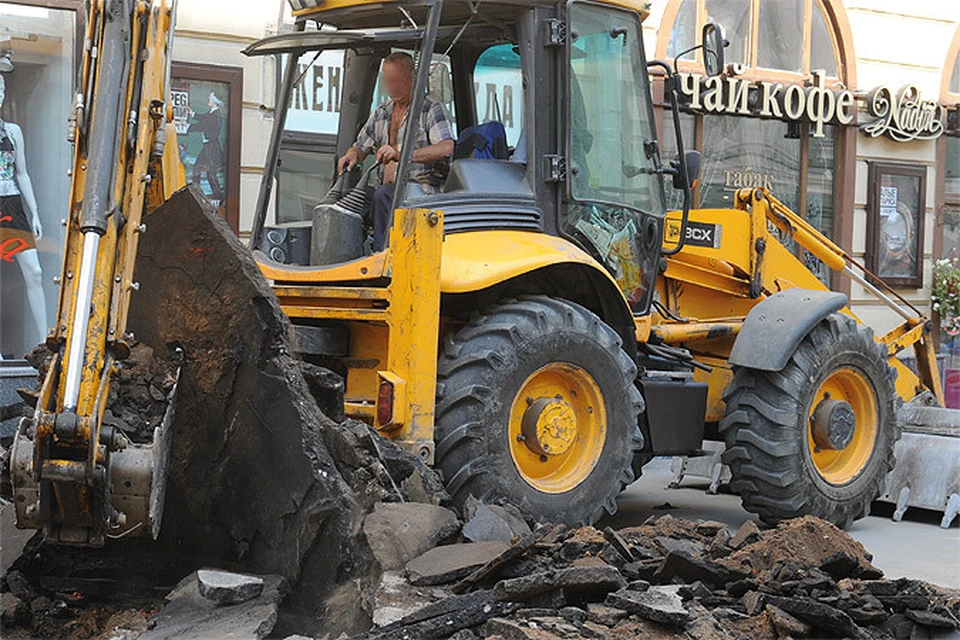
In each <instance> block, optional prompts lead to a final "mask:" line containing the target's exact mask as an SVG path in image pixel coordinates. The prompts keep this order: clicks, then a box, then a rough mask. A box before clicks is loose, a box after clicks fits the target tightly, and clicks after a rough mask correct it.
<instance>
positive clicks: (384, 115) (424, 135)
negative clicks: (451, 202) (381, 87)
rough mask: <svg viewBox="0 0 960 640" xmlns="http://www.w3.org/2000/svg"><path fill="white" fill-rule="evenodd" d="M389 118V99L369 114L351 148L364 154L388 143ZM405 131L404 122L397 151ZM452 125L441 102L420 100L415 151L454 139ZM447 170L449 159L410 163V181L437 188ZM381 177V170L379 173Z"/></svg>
mask: <svg viewBox="0 0 960 640" xmlns="http://www.w3.org/2000/svg"><path fill="white" fill-rule="evenodd" d="M392 119H393V100H390V101H388V102H385V103H383V104H381V105H380V106H379V107H377V108H376V110H375V111H374V112H373V113H372V114H371V115H370V119H369V120H367V123H366V124H365V125H364V126H363V128H362V129H361V130H360V135H358V136H357V142H356V144H354V145H353V146H354V147H356V148H357V149H359V150H360V151H363V152H364V153H367V154H371V153H376V152H377V149H379V148H380V147H382V146H383V145H385V144H389V143H390V121H391V120H392ZM406 128H407V122H406V119H404V122H403V124H402V125H401V126H400V131H399V133H397V148H398V149H399V148H400V146H401V143H402V141H403V136H404V131H405V130H406ZM454 139H455V138H454V135H453V124H452V123H451V121H450V114H449V113H447V109H446V108H445V107H444V106H443V103H442V102H440V101H438V100H436V99H435V98H433V97H431V96H427V97H426V99H425V100H424V101H423V111H421V112H420V127H419V129H418V131H417V142H416V147H415V148H416V149H422V148H423V147H429V146H430V145H432V144H437V143H439V142H443V141H444V140H454ZM449 169H450V161H449V160H446V159H445V160H441V161H439V162H433V163H430V164H424V163H421V162H413V163H411V164H410V179H411V180H413V181H416V182H419V183H420V184H422V185H424V186H425V187H439V186H440V185H441V184H442V183H443V181H444V180H445V179H446V177H447V173H448V172H449ZM381 176H382V171H381Z"/></svg>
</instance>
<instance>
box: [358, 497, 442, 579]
mask: <svg viewBox="0 0 960 640" xmlns="http://www.w3.org/2000/svg"><path fill="white" fill-rule="evenodd" d="M459 528H460V521H459V519H458V518H457V516H456V514H454V513H453V512H452V511H450V510H449V509H444V508H443V507H438V506H434V505H431V504H420V503H416V502H402V503H392V502H391V503H386V502H378V503H377V504H376V505H375V506H374V509H373V513H370V514H369V515H367V517H366V518H364V521H363V533H364V535H365V536H366V538H367V544H368V545H369V546H370V550H371V551H372V552H373V555H374V557H375V558H376V559H377V562H379V563H380V567H381V568H382V569H383V570H384V571H390V570H392V569H400V568H403V566H404V565H406V563H408V562H410V561H411V560H413V559H414V558H416V557H417V556H419V555H422V554H423V553H425V552H426V551H428V550H429V549H432V548H433V547H435V546H437V544H438V543H440V542H442V541H443V540H446V539H447V538H449V537H451V536H452V535H454V534H455V533H457V531H458V530H459Z"/></svg>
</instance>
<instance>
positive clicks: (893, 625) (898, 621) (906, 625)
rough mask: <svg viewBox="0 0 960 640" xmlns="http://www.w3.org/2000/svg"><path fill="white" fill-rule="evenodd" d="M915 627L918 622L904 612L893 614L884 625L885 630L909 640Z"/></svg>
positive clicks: (899, 637) (899, 638) (897, 637)
mask: <svg viewBox="0 0 960 640" xmlns="http://www.w3.org/2000/svg"><path fill="white" fill-rule="evenodd" d="M915 627H916V623H915V622H914V621H913V620H911V619H909V618H908V617H907V616H905V615H904V614H902V613H895V614H893V615H892V616H890V617H889V618H888V619H887V621H886V623H884V625H883V629H884V631H886V632H887V633H888V634H890V635H891V636H893V637H894V638H896V639H897V640H907V638H910V637H912V636H913V629H914V628H915Z"/></svg>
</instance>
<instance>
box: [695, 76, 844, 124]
mask: <svg viewBox="0 0 960 640" xmlns="http://www.w3.org/2000/svg"><path fill="white" fill-rule="evenodd" d="M679 75H680V83H679V86H680V94H681V96H683V97H684V98H686V100H687V107H688V108H690V109H693V110H695V111H702V112H703V113H715V114H729V115H739V116H751V115H752V116H761V117H767V118H778V119H780V120H792V121H796V122H800V121H804V122H809V123H810V124H811V125H812V132H813V136H814V137H815V138H822V137H824V131H823V128H824V125H826V124H830V123H836V124H841V125H847V124H851V123H852V122H853V121H854V119H855V118H856V116H857V99H856V97H855V96H854V94H853V92H852V91H850V90H849V89H840V90H833V89H827V88H826V86H825V84H824V77H823V76H822V75H821V74H818V73H814V76H813V77H814V83H813V86H809V87H805V86H802V85H799V84H783V83H782V82H770V81H765V80H764V81H760V82H754V83H751V82H750V81H749V80H745V79H743V78H738V77H736V75H731V76H727V77H720V76H713V77H706V76H700V75H695V74H691V73H681V74H679Z"/></svg>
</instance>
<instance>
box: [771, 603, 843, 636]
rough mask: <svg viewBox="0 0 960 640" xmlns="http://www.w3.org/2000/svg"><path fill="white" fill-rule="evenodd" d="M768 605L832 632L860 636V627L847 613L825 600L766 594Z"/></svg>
mask: <svg viewBox="0 0 960 640" xmlns="http://www.w3.org/2000/svg"><path fill="white" fill-rule="evenodd" d="M763 598H764V600H765V601H766V603H767V604H768V605H773V606H775V607H777V608H780V609H782V610H784V611H786V612H787V613H789V614H791V615H792V616H794V617H797V618H799V619H801V620H803V621H804V622H806V623H808V624H810V625H812V626H813V627H815V628H817V629H822V630H825V631H828V632H831V633H842V634H847V635H849V636H850V637H854V638H856V637H859V636H860V629H859V627H857V625H856V623H854V621H853V620H852V619H851V618H850V616H848V615H847V614H846V613H844V612H843V611H841V610H840V609H837V608H836V607H832V606H830V605H828V604H824V603H823V602H818V601H817V600H812V599H809V598H783V597H780V596H764V597H763Z"/></svg>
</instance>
